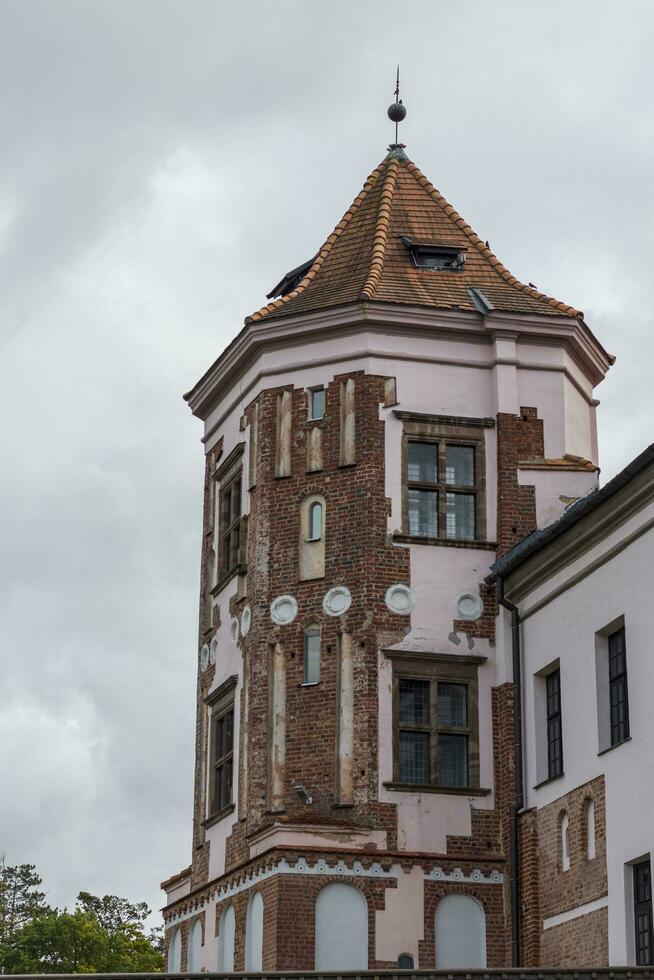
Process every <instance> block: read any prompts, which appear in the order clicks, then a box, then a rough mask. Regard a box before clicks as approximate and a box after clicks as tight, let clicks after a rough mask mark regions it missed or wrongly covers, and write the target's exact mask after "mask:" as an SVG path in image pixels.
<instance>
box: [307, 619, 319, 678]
mask: <svg viewBox="0 0 654 980" xmlns="http://www.w3.org/2000/svg"><path fill="white" fill-rule="evenodd" d="M319 680H320V630H319V629H318V627H312V628H311V629H310V630H307V632H306V633H305V634H304V683H305V684H317V683H318V681H319Z"/></svg>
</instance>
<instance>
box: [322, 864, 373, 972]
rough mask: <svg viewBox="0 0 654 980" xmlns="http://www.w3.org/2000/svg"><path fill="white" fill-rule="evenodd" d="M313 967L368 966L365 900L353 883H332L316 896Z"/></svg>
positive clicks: (339, 968) (334, 968)
mask: <svg viewBox="0 0 654 980" xmlns="http://www.w3.org/2000/svg"><path fill="white" fill-rule="evenodd" d="M315 968H316V970H321V971H322V970H367V969H368V903H367V902H366V900H365V898H364V897H363V895H362V894H361V892H360V891H359V889H358V888H355V887H354V885H345V884H342V883H341V882H334V883H333V884H331V885H326V886H325V887H324V888H323V889H322V891H321V892H320V894H319V895H318V898H317V900H316V966H315Z"/></svg>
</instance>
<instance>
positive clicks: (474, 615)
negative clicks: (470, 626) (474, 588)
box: [456, 592, 484, 619]
mask: <svg viewBox="0 0 654 980" xmlns="http://www.w3.org/2000/svg"><path fill="white" fill-rule="evenodd" d="M456 608H457V610H458V613H459V619H479V617H480V616H481V614H482V613H483V611H484V604H483V602H482V601H481V598H480V597H479V596H478V595H474V594H473V593H472V592H464V594H463V595H460V596H459V598H458V599H457V600H456Z"/></svg>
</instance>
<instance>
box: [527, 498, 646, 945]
mask: <svg viewBox="0 0 654 980" xmlns="http://www.w3.org/2000/svg"><path fill="white" fill-rule="evenodd" d="M649 521H654V503H652V504H651V505H650V506H649V507H648V508H646V509H645V510H644V511H642V512H641V513H640V514H639V515H637V516H636V517H635V518H632V519H631V520H630V521H628V522H627V523H626V524H625V525H623V526H622V527H621V528H619V529H618V530H617V531H615V532H614V533H613V534H611V535H609V537H608V538H607V539H606V540H605V541H604V542H602V544H601V545H598V546H596V547H595V548H594V549H592V550H591V551H590V552H589V553H588V554H587V555H585V556H584V558H583V559H580V560H578V561H577V562H576V563H574V565H572V566H570V567H569V568H568V569H566V570H565V571H564V572H562V573H559V574H558V575H556V576H554V577H552V578H551V579H550V580H549V581H548V582H547V583H546V584H545V585H544V586H541V587H539V589H538V590H535V591H534V592H533V593H532V594H531V595H530V596H529V597H528V599H527V600H525V601H523V602H521V604H520V605H521V609H522V610H524V611H527V610H528V609H529V608H530V607H533V605H534V604H535V602H536V601H538V600H541V599H543V598H544V597H545V596H546V595H547V594H548V593H551V591H552V590H553V589H554V588H556V587H557V586H561V585H562V584H563V583H564V582H565V581H566V579H568V578H569V577H570V576H571V575H574V574H575V573H577V572H579V571H580V570H581V569H582V568H583V567H584V566H587V565H588V564H590V563H591V562H593V561H594V560H596V559H598V558H600V557H601V556H602V555H605V554H607V553H608V552H609V550H610V549H612V548H613V547H614V546H615V545H617V544H619V542H620V541H624V540H625V538H626V537H627V536H628V535H630V534H631V533H632V532H634V531H635V530H636V529H637V528H638V527H639V526H645V525H646V523H647V522H649ZM653 568H654V530H652V529H650V530H648V531H647V532H646V533H645V534H644V535H643V536H641V537H639V538H637V539H636V540H635V541H633V542H632V543H631V544H629V545H628V546H627V547H626V548H625V549H624V550H623V551H621V552H620V553H619V554H617V555H615V556H614V557H613V558H611V559H610V560H609V561H607V562H606V563H605V564H603V565H601V566H600V567H598V568H596V569H595V571H593V572H592V574H591V575H589V576H588V577H586V578H584V579H582V580H581V581H580V582H578V583H577V584H574V585H572V586H571V587H570V588H569V589H568V590H567V591H565V592H564V593H563V594H562V595H560V596H559V597H558V598H555V599H554V600H553V601H551V602H549V603H548V604H547V605H545V606H544V607H543V608H542V609H541V610H540V611H538V612H535V613H534V614H533V615H531V616H530V617H529V618H528V619H527V620H526V621H525V622H524V624H523V627H522V634H523V655H524V685H523V691H524V708H525V734H526V772H525V779H526V790H527V801H526V802H527V806H538V807H542V806H545V805H547V804H549V803H551V802H553V801H554V800H556V799H558V798H559V797H561V796H563V795H564V794H565V793H568V792H569V791H570V790H573V789H575V788H576V787H577V786H580V785H582V784H583V783H586V782H587V781H588V780H590V779H593V778H594V777H595V776H598V775H600V774H601V773H604V774H605V781H606V835H607V841H608V848H607V851H608V853H607V864H608V883H609V958H610V963H611V964H612V965H618V964H624V963H627V962H629V956H630V950H631V934H632V920H631V908H630V906H629V903H628V901H627V897H626V895H625V864H626V863H627V862H630V861H633V860H634V859H636V858H639V857H641V856H643V855H645V854H647V853H653V852H654V823H653V822H652V818H651V815H652V812H654V770H653V766H652V760H651V751H652V745H654V713H653V712H652V710H651V695H652V691H653V690H654V657H653V656H652V636H654V603H653V602H652V599H651V583H652V569H653ZM622 615H623V616H624V618H625V635H626V645H627V669H628V689H629V717H630V733H631V741H629V742H626V743H624V744H622V745H620V746H618V747H616V748H614V749H612V750H611V751H609V752H606V753H605V754H603V755H601V756H598V754H597V753H598V751H599V745H598V719H597V698H596V685H595V671H596V666H595V633H596V632H597V631H599V630H601V629H603V628H604V627H605V626H607V625H608V624H609V623H611V622H612V621H613V620H615V619H617V618H618V617H619V616H622ZM556 657H559V658H560V664H561V706H562V723H563V758H564V770H565V775H564V776H563V777H561V778H560V779H556V780H554V781H553V782H551V783H547V784H546V785H545V786H542V787H541V788H540V789H534V788H533V787H534V784H535V783H536V782H537V777H536V754H537V752H536V740H537V739H542V737H543V733H542V732H536V731H535V724H534V698H533V675H534V673H535V672H536V671H538V670H539V669H540V668H541V667H543V666H544V665H546V664H547V663H549V662H551V661H552V660H553V659H555V658H556Z"/></svg>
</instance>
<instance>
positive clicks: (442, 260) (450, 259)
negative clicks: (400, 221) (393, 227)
mask: <svg viewBox="0 0 654 980" xmlns="http://www.w3.org/2000/svg"><path fill="white" fill-rule="evenodd" d="M402 241H403V242H404V244H405V245H406V247H407V248H408V249H409V252H410V253H411V258H412V259H413V264H414V265H415V266H417V268H418V269H434V270H436V271H437V272H444V271H445V272H459V271H460V270H461V269H463V266H464V263H465V260H466V257H465V252H466V249H465V246H463V245H444V244H440V243H439V244H437V243H435V242H414V241H412V240H411V239H410V238H407V237H403V238H402Z"/></svg>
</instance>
